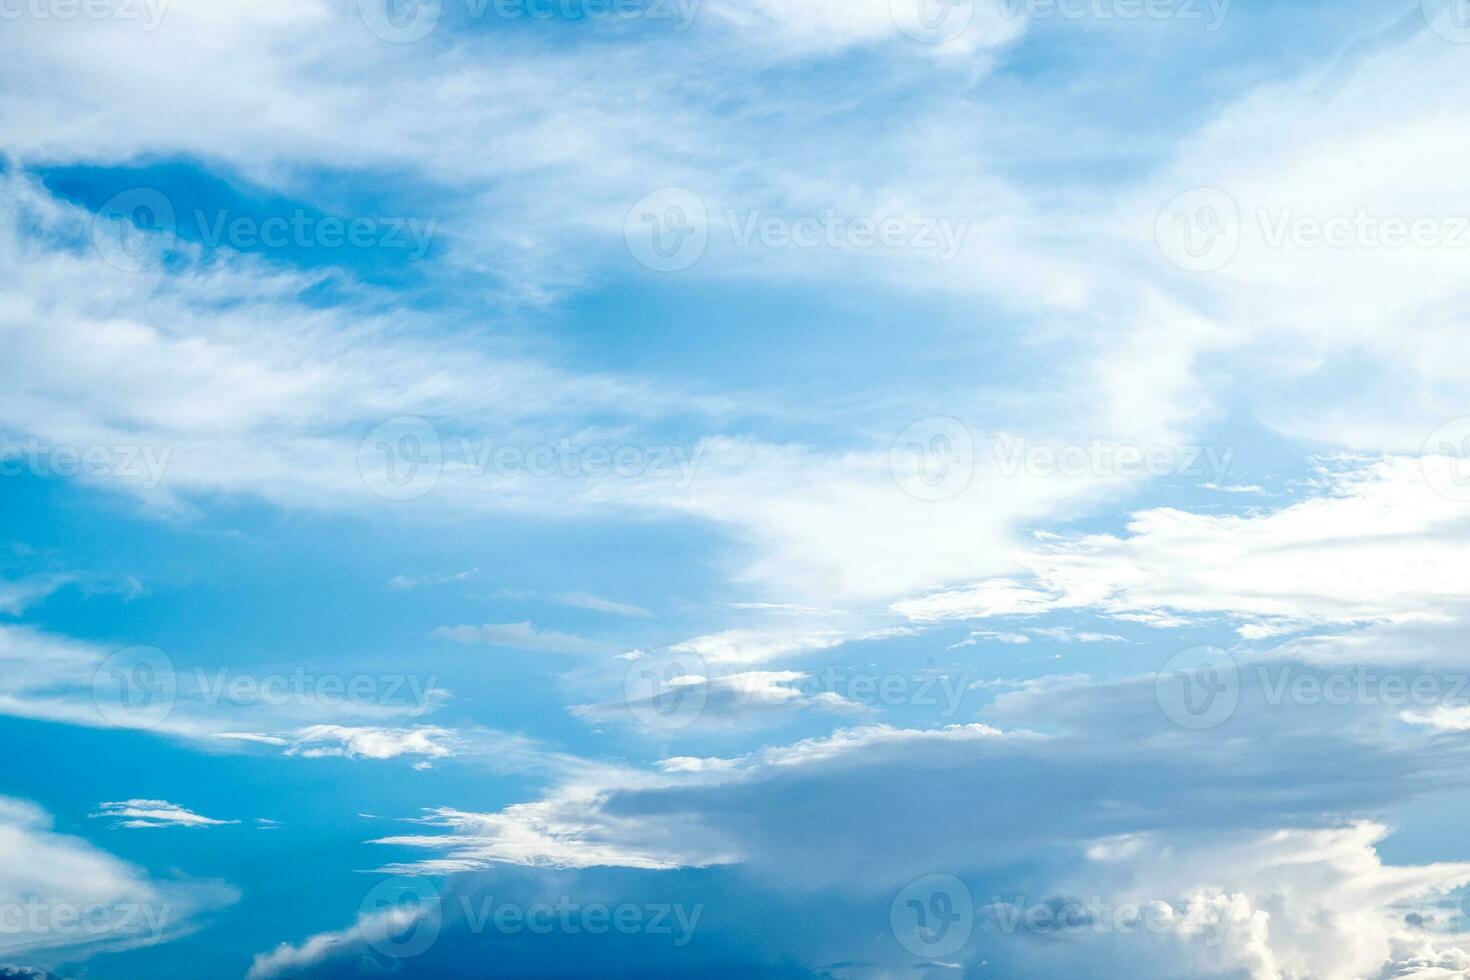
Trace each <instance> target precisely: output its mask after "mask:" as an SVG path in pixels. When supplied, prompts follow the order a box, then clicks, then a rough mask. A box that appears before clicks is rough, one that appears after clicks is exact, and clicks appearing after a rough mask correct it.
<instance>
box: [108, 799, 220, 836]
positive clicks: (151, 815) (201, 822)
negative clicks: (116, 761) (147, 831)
mask: <svg viewBox="0 0 1470 980" xmlns="http://www.w3.org/2000/svg"><path fill="white" fill-rule="evenodd" d="M97 806H98V808H99V809H98V811H97V812H96V813H94V814H92V816H93V817H94V818H96V817H103V818H107V819H110V820H116V821H117V826H119V827H127V828H129V829H144V828H151V827H224V826H227V825H230V824H238V823H239V822H240V821H238V820H216V819H214V818H212V817H206V816H204V815H202V814H199V813H195V812H194V811H192V810H188V809H185V808H184V807H181V806H179V805H178V804H177V803H170V802H168V801H167V800H142V799H134V800H121V801H118V802H114V803H99V804H97Z"/></svg>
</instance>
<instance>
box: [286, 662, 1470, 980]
mask: <svg viewBox="0 0 1470 980" xmlns="http://www.w3.org/2000/svg"><path fill="white" fill-rule="evenodd" d="M1295 666H1296V668H1297V669H1301V670H1307V669H1309V668H1310V667H1311V665H1309V664H1306V663H1297V664H1295ZM1270 688H1271V683H1270V681H1269V679H1268V678H1264V677H1261V676H1258V675H1256V674H1255V673H1253V672H1252V671H1250V670H1248V669H1247V670H1242V671H1241V672H1240V675H1239V678H1238V692H1237V693H1238V698H1239V705H1238V707H1237V708H1236V709H1235V711H1234V714H1233V715H1232V716H1231V717H1227V718H1225V719H1223V720H1222V721H1221V723H1220V724H1219V725H1218V726H1217V727H1214V728H1209V729H1203V730H1196V729H1191V728H1187V727H1182V726H1181V725H1180V724H1176V722H1175V721H1174V720H1171V718H1170V716H1169V714H1168V710H1167V703H1166V701H1165V700H1163V698H1162V695H1161V694H1160V693H1159V687H1158V681H1157V679H1156V678H1154V677H1143V678H1134V679H1129V680H1126V681H1116V682H1105V683H1102V682H1094V681H1089V680H1088V679H1086V678H1081V677H1072V678H1055V679H1052V680H1050V681H1035V682H1030V683H1027V684H1025V685H1022V686H1020V687H1019V688H1016V689H1012V690H1009V691H1007V692H1006V693H1005V694H1003V695H1001V696H1000V697H999V698H997V699H996V701H994V702H993V703H992V705H991V706H990V708H988V709H987V716H988V718H989V720H990V721H991V724H978V723H977V724H968V725H953V726H949V727H946V728H942V729H932V730H910V729H902V728H895V727H892V726H887V725H874V726H866V727H861V728H851V729H845V730H840V731H838V732H835V733H833V734H832V735H829V736H823V737H819V738H812V739H807V740H803V741H800V742H796V743H792V744H790V745H785V746H775V747H770V748H766V749H761V750H757V751H755V752H752V753H749V754H746V755H742V756H734V757H728V758H691V757H675V758H671V759H668V760H665V763H664V764H663V765H662V766H661V767H660V771H659V772H658V773H656V774H651V773H638V772H630V771H621V770H620V771H607V772H601V773H597V774H594V775H591V776H588V777H586V778H584V779H582V780H580V781H578V782H576V783H575V784H569V785H568V786H567V787H565V788H564V789H563V790H561V791H558V792H556V793H554V794H552V795H550V796H548V797H547V798H546V799H543V800H541V801H539V802H536V803H531V804H520V805H517V806H513V807H508V808H506V809H505V810H503V811H500V812H498V813H491V814H471V813H464V812H460V811H453V810H444V811H438V812H433V813H430V814H429V815H428V816H426V817H425V818H423V819H422V822H423V823H425V824H427V825H429V826H431V827H433V828H435V830H436V831H438V832H437V833H425V834H418V835H410V836H396V837H390V838H384V839H382V840H381V841H380V843H382V844H389V845H394V846H400V847H401V846H407V847H413V848H423V849H428V850H431V851H439V852H442V854H443V856H442V857H438V856H434V857H429V858H427V859H425V860H424V861H422V862H415V863H406V864H395V865H392V866H390V867H389V868H387V869H386V870H388V871H391V872H395V873H398V874H406V875H439V874H446V873H455V872H457V873H461V874H465V873H470V872H474V871H475V869H478V868H493V869H494V871H493V874H494V875H495V877H494V878H493V879H491V880H492V881H494V882H497V884H494V885H489V884H487V882H486V881H485V880H482V879H477V878H475V877H474V876H473V875H470V876H469V877H465V878H456V879H454V881H455V882H457V883H456V884H453V885H449V886H446V887H447V888H448V890H450V891H453V890H456V889H457V890H458V891H459V893H461V895H462V896H469V897H467V898H465V901H468V902H470V903H471V905H470V907H473V903H474V902H476V901H482V900H484V898H485V896H487V895H489V896H492V897H493V898H494V900H496V901H522V900H528V899H515V898H512V897H511V896H513V895H518V894H522V893H521V892H519V891H518V888H517V886H512V885H504V884H498V883H499V882H501V881H503V880H504V879H502V878H501V875H502V874H508V875H510V876H511V880H513V881H520V880H536V881H542V879H540V878H537V877H536V876H537V875H541V874H547V875H552V877H553V878H555V880H556V881H557V882H558V883H559V884H558V885H557V887H558V888H561V889H563V892H564V895H565V896H568V897H569V898H570V899H571V900H587V899H586V895H585V894H584V893H583V892H582V890H581V889H583V888H588V889H590V890H591V891H590V893H591V894H597V893H599V884H600V883H603V882H605V881H607V880H608V879H609V878H610V877H611V878H616V879H617V880H619V881H622V882H623V883H624V884H623V885H622V889H623V890H622V891H621V893H620V894H622V895H625V896H627V895H635V896H641V895H647V894H656V895H659V896H660V897H661V900H662V901H663V902H665V903H670V902H682V903H684V904H685V905H686V906H689V907H692V906H694V905H696V904H702V905H703V906H704V907H705V917H704V918H703V919H702V920H701V921H702V923H703V924H702V926H701V937H702V939H703V941H701V940H698V939H697V940H696V941H694V942H692V943H691V944H690V945H689V947H687V949H686V950H685V951H683V952H680V953H679V954H678V956H679V960H678V962H679V963H680V964H681V965H682V966H683V968H684V969H693V968H701V969H702V968H706V967H708V968H710V969H714V970H716V971H718V970H720V969H722V968H728V967H729V966H730V964H731V963H732V962H734V961H733V960H732V959H729V958H728V957H729V956H730V954H729V950H728V943H732V942H734V941H735V937H742V939H743V941H745V942H747V943H748V942H749V937H750V935H751V931H752V930H756V931H757V932H758V934H759V935H761V936H762V944H763V945H765V946H768V947H770V948H772V949H774V950H776V951H777V953H778V954H779V956H780V957H781V958H782V959H783V960H784V961H786V962H789V963H792V964H795V965H796V966H798V967H800V968H801V969H804V970H808V971H810V972H812V973H819V972H820V971H821V970H823V969H829V968H831V967H832V966H833V965H834V964H837V963H848V964H865V966H864V967H862V969H858V974H859V975H867V974H864V973H863V972H862V970H863V969H866V970H870V971H872V972H871V975H873V976H881V975H884V971H891V970H896V969H900V968H901V967H905V966H907V967H912V965H913V963H914V959H913V957H914V955H915V953H914V952H913V950H912V949H909V948H905V947H904V946H903V944H902V943H901V942H900V941H899V936H900V933H895V932H894V931H893V930H892V928H891V927H890V924H889V923H890V917H891V916H892V915H894V914H895V913H894V912H893V907H894V905H895V904H897V905H898V906H899V907H900V909H902V908H904V907H906V906H905V905H904V903H903V901H902V899H903V897H904V896H905V895H906V894H908V893H907V892H906V889H911V888H913V887H918V886H916V885H915V883H916V882H920V881H921V880H923V879H925V878H926V876H930V875H933V874H935V873H941V874H946V875H951V876H953V878H954V879H955V880H956V881H958V882H959V883H960V884H959V886H958V887H960V888H962V889H963V890H964V893H965V894H966V896H967V898H966V901H965V903H962V904H963V906H964V907H966V908H972V909H973V930H974V936H973V938H972V939H971V940H970V941H969V942H967V943H966V944H965V945H963V946H962V947H960V948H957V949H955V950H952V951H950V952H949V954H947V955H946V956H943V957H939V958H940V959H942V960H943V961H944V962H955V963H960V964H964V965H967V967H968V968H974V967H977V966H978V965H979V963H980V962H981V961H982V960H984V961H985V962H987V963H989V964H990V965H991V967H992V968H999V969H1001V970H1002V972H1004V971H1006V970H1009V971H1011V972H1015V973H1039V974H1041V975H1067V974H1069V973H1078V972H1085V973H1087V974H1088V975H1091V976H1103V977H1109V976H1117V977H1125V976H1127V977H1140V976H1141V977H1157V978H1161V980H1162V978H1165V977H1173V976H1179V975H1181V972H1180V971H1181V964H1183V967H1182V969H1183V971H1184V975H1189V976H1221V977H1248V978H1252V980H1284V978H1288V977H1306V976H1322V977H1337V976H1342V977H1349V976H1373V975H1377V974H1378V973H1380V972H1382V971H1391V970H1400V971H1401V972H1402V971H1407V970H1411V969H1418V968H1419V966H1418V965H1416V964H1419V963H1421V961H1422V963H1423V964H1424V965H1425V967H1426V968H1430V969H1437V968H1439V967H1438V966H1437V965H1436V964H1439V963H1441V962H1446V963H1452V962H1453V961H1454V960H1453V958H1454V957H1455V956H1457V955H1459V954H1457V953H1456V952H1455V950H1457V949H1461V948H1463V944H1462V943H1461V942H1460V937H1459V936H1458V935H1457V934H1456V933H1455V932H1453V931H1446V930H1445V929H1444V928H1441V927H1440V926H1437V925H1436V924H1435V923H1434V922H1433V921H1432V919H1433V917H1432V916H1431V915H1427V914H1425V913H1424V911H1423V910H1425V909H1432V908H1434V907H1435V903H1436V902H1439V901H1442V900H1443V897H1444V896H1445V895H1446V894H1453V893H1455V892H1457V891H1458V890H1459V889H1461V888H1463V887H1464V886H1466V885H1467V884H1470V864H1465V863H1441V864H1430V865H1423V866H1391V865H1385V864H1384V863H1383V862H1382V860H1381V859H1380V857H1379V856H1378V852H1377V845H1378V844H1379V842H1380V841H1381V840H1382V838H1383V837H1384V835H1385V834H1386V832H1387V831H1386V828H1385V826H1384V824H1383V823H1381V822H1380V821H1379V820H1378V819H1377V818H1378V816H1380V815H1382V814H1385V813H1387V812H1389V811H1390V810H1391V809H1392V808H1393V807H1395V806H1399V805H1402V803H1403V802H1404V801H1405V800H1407V799H1410V798H1413V797H1416V796H1421V795H1424V794H1433V793H1436V792H1438V791H1440V790H1444V789H1447V788H1449V787H1451V786H1453V785H1454V784H1455V783H1456V782H1457V781H1458V780H1459V778H1460V776H1459V774H1462V773H1464V772H1465V771H1466V770H1467V767H1470V744H1466V743H1464V742H1463V740H1458V741H1457V740H1454V739H1450V740H1446V739H1443V738H1437V739H1436V738H1426V737H1420V736H1417V735H1415V734H1414V733H1413V730H1412V729H1410V730H1408V731H1407V732H1404V731H1400V730H1398V729H1395V728H1392V727H1391V726H1390V727H1386V724H1385V723H1386V722H1391V720H1392V719H1393V717H1394V712H1395V711H1396V710H1397V709H1396V708H1395V707H1394V706H1393V705H1392V704H1382V703H1367V702H1362V703H1360V702H1356V701H1355V702H1353V703H1350V704H1344V705H1332V706H1322V705H1317V704H1311V703H1307V702H1304V701H1300V700H1292V699H1289V698H1288V699H1286V700H1283V701H1273V699H1272V697H1271V691H1270ZM1365 772H1371V773H1372V774H1373V778H1371V779H1364V778H1362V777H1363V773H1365ZM1222 787H1228V796H1222V793H1224V792H1225V791H1224V790H1222ZM1224 799H1228V801H1229V805H1223V804H1222V800H1224ZM918 800H922V801H923V805H922V806H920V807H916V805H915V801H918ZM895 828H903V829H904V830H903V832H895ZM516 868H520V869H521V870H520V871H516V870H515V869H516ZM527 868H531V869H547V868H555V869H561V870H558V871H556V872H550V871H544V870H543V871H535V872H532V871H528V870H526V869H527ZM568 869H570V870H568ZM517 874H529V875H531V876H532V877H531V878H530V879H518V878H515V875H517ZM640 875H641V876H642V877H639V876H640ZM619 876H621V877H619ZM946 887H951V886H946ZM535 893H536V894H539V895H543V896H544V895H546V894H547V890H546V888H545V887H544V883H543V885H542V886H538V888H537V890H536V892H535ZM927 897H928V896H921V897H920V899H919V900H920V903H921V905H922V904H923V902H924V901H925V900H926V898H927ZM949 897H950V898H951V899H954V898H956V896H955V895H951V896H949ZM724 903H728V904H724ZM732 907H733V908H734V909H737V910H749V909H755V910H758V912H756V913H752V914H746V913H744V912H741V911H732ZM946 907H947V908H955V907H957V906H954V905H952V904H951V905H948V906H946ZM795 908H802V909H806V910H807V912H806V913H804V914H805V916H806V917H805V918H804V919H803V928H802V929H801V930H783V929H781V928H780V927H779V925H777V924H773V923H779V921H781V917H782V916H783V915H786V914H788V912H789V911H790V910H793V909H795ZM936 908H937V906H936ZM1038 912H1039V913H1040V914H1038ZM446 914H447V913H446ZM967 914H968V913H967ZM854 923H858V924H870V925H871V929H865V928H861V927H858V928H854ZM553 932H554V933H555V934H556V936H557V939H558V941H557V942H555V943H549V942H543V943H542V944H541V945H538V946H537V948H536V953H535V955H534V956H531V955H529V954H528V953H527V952H526V951H525V948H524V947H522V946H521V945H520V944H521V942H522V940H521V939H518V938H517V937H516V936H514V935H507V934H504V933H502V932H498V931H496V930H488V931H487V930H484V929H480V930H476V929H474V928H471V927H470V926H469V924H468V923H467V922H465V921H463V917H461V919H458V920H454V921H450V920H446V923H445V933H446V937H445V938H444V939H441V940H440V941H439V943H438V944H437V945H436V946H435V947H434V950H433V951H431V952H429V953H426V954H425V956H424V957H423V958H422V959H418V958H415V959H411V960H404V961H402V962H401V963H399V964H398V968H399V969H403V970H406V971H408V975H409V976H415V975H422V976H431V975H434V971H435V970H439V971H444V970H450V971H451V972H452V970H453V967H452V966H451V964H453V963H455V962H457V959H458V958H461V957H466V956H470V957H473V956H475V955H486V954H487V950H489V949H491V948H493V949H494V950H495V955H497V956H500V955H502V954H503V955H505V956H508V957H510V958H511V959H510V961H514V962H520V960H519V959H518V958H519V957H521V956H526V961H525V962H526V966H525V967H524V969H525V972H526V973H527V975H533V976H534V975H542V974H544V975H554V974H555V971H556V969H557V968H558V965H559V964H560V963H561V962H562V960H561V959H560V957H561V956H562V954H563V953H564V952H567V951H569V950H571V949H573V948H577V947H578V943H579V940H576V939H571V938H568V937H567V936H565V935H562V933H561V931H560V930H553ZM1404 936H1409V937H1411V938H1412V939H1413V940H1414V941H1415V942H1417V943H1419V946H1418V947H1415V948H1414V949H1412V950H1408V951H1406V947H1405V945H1404V944H1405V941H1406V940H1405V939H1404V938H1403V937H1404ZM563 943H567V944H569V945H567V946H565V947H564V946H563V945H562V944H563ZM487 944H494V945H493V947H492V946H489V945H487ZM367 945H368V946H369V947H370V946H371V944H367ZM312 946H313V943H312V942H311V941H309V942H308V944H307V947H308V948H311V947H312ZM317 946H318V947H320V944H317ZM623 952H624V951H623V950H621V949H616V950H614V949H613V948H612V947H609V955H611V956H612V960H611V961H610V965H609V970H610V971H611V972H610V975H622V973H620V972H619V971H620V970H622V969H624V963H623V961H622V960H621V959H620V957H621V956H622V955H623ZM665 952H667V951H659V952H650V951H648V950H645V949H641V948H640V949H639V950H638V951H637V952H635V953H631V954H630V955H632V957H633V958H632V960H630V961H629V962H628V964H627V966H626V969H627V971H628V972H630V973H631V972H633V971H634V970H635V969H636V967H634V966H633V964H640V965H643V966H650V965H651V966H652V967H653V968H654V969H653V973H652V975H660V974H659V972H658V969H659V968H662V966H663V965H664V964H665V962H666V961H665V960H664V959H663V958H662V956H663V954H664V953H665ZM691 957H692V958H691ZM379 959H381V957H375V954H373V953H372V951H371V949H367V950H364V949H362V948H357V947H351V946H349V947H348V948H347V949H338V950H334V951H332V952H331V953H330V954H328V955H325V956H324V958H323V959H322V962H321V963H320V964H319V965H318V966H317V967H316V968H315V971H314V972H308V973H307V975H308V976H356V975H360V974H359V973H358V972H357V971H358V970H359V969H364V970H366V969H371V968H375V967H373V964H374V963H376V966H377V967H381V966H382V963H381V962H378V960H379ZM364 963H367V964H369V965H368V966H363V964H364ZM1388 975H1392V973H1391V972H1390V973H1388ZM1408 975H1413V974H1412V973H1409V974H1408ZM1429 975H1431V976H1432V975H1433V974H1429Z"/></svg>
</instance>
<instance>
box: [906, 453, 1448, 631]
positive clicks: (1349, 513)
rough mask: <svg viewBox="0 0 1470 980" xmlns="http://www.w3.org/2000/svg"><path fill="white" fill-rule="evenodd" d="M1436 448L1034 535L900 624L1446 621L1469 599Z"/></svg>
mask: <svg viewBox="0 0 1470 980" xmlns="http://www.w3.org/2000/svg"><path fill="white" fill-rule="evenodd" d="M1451 465H1454V463H1453V461H1452V460H1449V459H1448V458H1445V457H1439V456H1427V457H1423V458H1417V457H1402V456H1395V457H1388V458H1386V459H1382V460H1380V461H1376V462H1373V463H1370V464H1368V465H1365V466H1352V467H1349V468H1347V469H1345V470H1341V471H1335V472H1331V473H1329V474H1327V475H1326V476H1325V478H1324V482H1323V485H1322V486H1321V487H1320V488H1319V489H1318V492H1316V493H1314V494H1313V495H1311V496H1308V497H1307V498H1305V499H1303V500H1300V501H1298V502H1296V503H1293V504H1290V505H1287V506H1284V507H1280V508H1277V509H1275V510H1263V511H1260V512H1255V513H1248V514H1243V515H1224V516H1220V515H1210V514H1198V513H1191V512H1188V511H1183V510H1177V509H1172V508H1169V509H1158V510H1150V511H1144V512H1141V513H1137V514H1134V515H1133V517H1132V519H1131V520H1130V521H1129V522H1128V524H1127V527H1126V533H1125V534H1124V535H1113V534H1096V535H1088V536H1085V537H1075V538H1066V537H1058V536H1055V535H1046V536H1042V537H1041V538H1040V539H1039V540H1038V542H1037V543H1036V544H1035V545H1034V546H1033V547H1032V548H1030V549H1027V550H1023V551H1019V552H1018V553H1017V560H1018V561H1019V562H1020V563H1021V564H1022V565H1024V566H1026V568H1027V570H1028V574H1027V575H1026V576H1024V577H1005V578H997V579H990V580H986V581H982V582H979V583H977V584H975V585H974V586H972V587H968V588H965V589H957V590H949V591H945V592H939V593H934V594H931V595H927V596H923V597H920V598H915V599H910V600H905V601H902V602H900V603H897V604H896V605H895V606H894V608H895V610H897V611H899V612H901V613H904V614H906V615H907V616H909V617H910V618H911V619H914V620H917V621H921V622H934V621H940V620H945V619H983V618H989V617H998V616H1031V615H1039V614H1041V613H1045V612H1051V611H1055V610H1085V611H1087V612H1089V613H1094V614H1098V615H1103V616H1109V617H1112V618H1115V619H1119V620H1131V621H1136V622H1143V623H1149V624H1152V625H1157V626H1163V627H1168V626H1179V625H1182V624H1185V623H1189V622H1196V621H1200V620H1203V619H1218V618H1226V619H1229V620H1231V621H1233V622H1235V623H1236V624H1237V625H1238V628H1239V630H1240V632H1241V634H1242V635H1243V636H1245V637H1247V638H1252V639H1260V638H1265V637H1270V636H1272V635H1273V634H1277V633H1289V632H1294V631H1298V630H1302V629H1306V628H1308V627H1314V626H1324V625H1329V626H1345V625H1353V624H1360V623H1387V624H1403V623H1413V622H1450V621H1453V620H1454V619H1455V618H1456V617H1458V616H1459V615H1461V614H1462V612H1463V610H1464V608H1465V606H1466V603H1467V602H1470V555H1467V554H1466V552H1465V549H1464V547H1463V544H1462V542H1463V531H1462V530H1461V528H1462V525H1463V523H1464V520H1465V514H1466V512H1465V508H1464V505H1463V504H1462V503H1460V502H1459V501H1457V500H1454V499H1452V498H1451V497H1449V496H1446V495H1445V494H1444V493H1442V492H1441V491H1440V488H1439V487H1438V486H1437V485H1436V479H1437V478H1438V477H1439V476H1440V475H1441V474H1440V470H1441V469H1442V468H1444V467H1448V466H1451Z"/></svg>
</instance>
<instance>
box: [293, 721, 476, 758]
mask: <svg viewBox="0 0 1470 980" xmlns="http://www.w3.org/2000/svg"><path fill="white" fill-rule="evenodd" d="M276 738H277V740H279V741H280V742H281V743H283V744H285V745H286V746H287V749H286V754H287V755H299V756H302V757H303V758H307V759H323V758H346V759H397V758H399V757H400V756H415V757H420V758H421V759H423V760H428V759H444V758H447V757H449V756H451V755H454V754H455V753H454V750H455V745H456V743H457V742H458V741H459V739H458V737H457V736H456V735H455V733H454V732H451V731H449V730H448V729H445V728H439V727H436V726H434V725H416V726H414V727H413V728H362V727H349V726H345V725H310V726H308V727H306V728H303V729H301V730H300V731H296V732H292V733H290V734H289V735H285V736H277V737H276ZM426 764H427V762H426V761H422V762H420V763H419V765H426Z"/></svg>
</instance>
